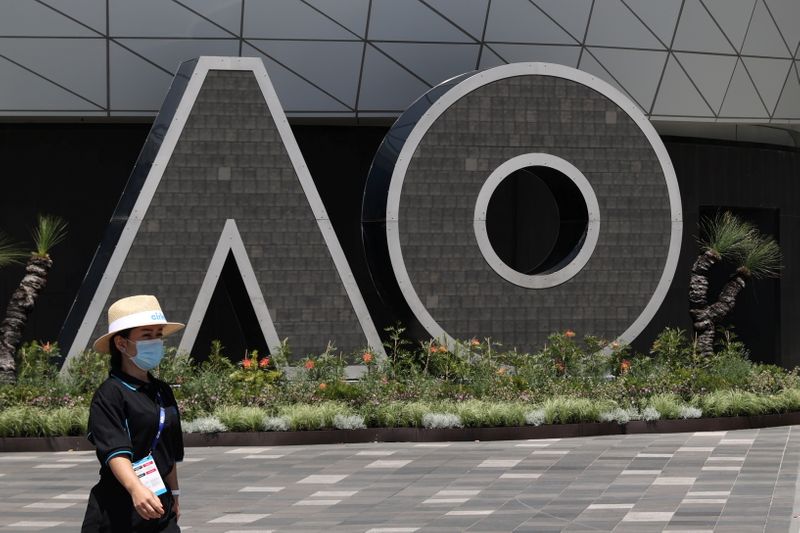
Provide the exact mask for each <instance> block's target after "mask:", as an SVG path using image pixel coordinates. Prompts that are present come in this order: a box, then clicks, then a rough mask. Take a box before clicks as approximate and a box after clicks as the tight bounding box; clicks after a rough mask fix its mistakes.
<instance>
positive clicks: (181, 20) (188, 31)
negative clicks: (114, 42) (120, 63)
mask: <svg viewBox="0 0 800 533" xmlns="http://www.w3.org/2000/svg"><path fill="white" fill-rule="evenodd" d="M108 24H109V28H110V29H109V31H110V33H111V36H112V37H163V38H170V37H173V38H174V37H234V36H233V35H231V33H230V32H228V31H227V30H225V29H224V28H220V27H219V26H217V25H216V24H214V23H213V22H209V21H208V20H206V19H204V18H203V17H201V16H199V15H196V14H194V13H192V12H191V11H189V10H188V9H185V8H184V7H182V6H180V5H178V4H177V3H176V2H172V1H171V0H170V1H168V2H167V1H164V0H136V1H135V2H131V1H130V0H109V4H108Z"/></svg>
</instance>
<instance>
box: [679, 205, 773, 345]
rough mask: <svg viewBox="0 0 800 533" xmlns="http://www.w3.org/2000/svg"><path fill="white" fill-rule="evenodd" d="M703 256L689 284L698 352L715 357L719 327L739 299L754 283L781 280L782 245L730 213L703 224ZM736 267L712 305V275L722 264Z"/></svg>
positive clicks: (699, 241)
mask: <svg viewBox="0 0 800 533" xmlns="http://www.w3.org/2000/svg"><path fill="white" fill-rule="evenodd" d="M698 244H699V245H700V248H701V253H700V255H699V256H698V258H697V259H696V260H695V262H694V265H693V266H692V275H691V279H690V282H689V313H690V314H691V316H692V320H693V322H694V330H695V335H696V336H697V348H698V350H699V352H700V353H701V354H703V355H707V356H709V355H712V354H713V353H714V338H715V336H716V329H717V325H718V324H719V323H720V322H721V321H722V320H723V319H724V318H725V317H726V316H728V314H729V313H730V312H731V310H733V307H734V305H735V304H736V297H737V296H738V295H739V293H740V292H741V290H742V289H743V288H744V287H745V285H746V284H747V281H748V280H750V279H761V278H769V277H778V276H779V275H780V269H781V251H780V247H779V246H778V243H776V242H775V240H774V239H773V238H772V237H770V236H768V235H764V234H762V233H761V232H760V231H758V229H756V227H755V226H754V225H753V224H751V223H749V222H745V221H743V220H741V219H739V218H738V217H736V216H735V215H733V214H732V213H730V212H728V211H726V212H725V213H722V214H721V215H717V216H716V217H715V218H714V219H711V220H709V219H706V220H704V221H703V222H702V223H701V237H700V239H698ZM723 260H724V261H727V262H729V263H732V264H733V265H735V267H736V269H735V270H734V272H733V274H731V276H730V278H729V279H728V281H727V283H725V285H724V286H723V287H722V290H721V291H720V293H719V296H718V297H717V301H716V302H714V303H713V304H711V305H709V304H708V272H709V270H710V269H711V268H712V267H713V266H714V265H716V264H718V263H720V262H721V261H723Z"/></svg>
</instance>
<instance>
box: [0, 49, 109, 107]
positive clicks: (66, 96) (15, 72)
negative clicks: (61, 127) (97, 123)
mask: <svg viewBox="0 0 800 533" xmlns="http://www.w3.org/2000/svg"><path fill="white" fill-rule="evenodd" d="M0 80H3V82H2V83H0V110H27V111H48V110H64V111H69V110H87V111H98V110H99V108H98V107H97V106H96V105H94V104H92V103H91V102H89V101H87V100H84V99H83V98H80V97H78V96H76V95H74V94H71V93H70V92H69V91H65V90H64V89H62V88H61V87H58V86H57V85H54V84H53V83H51V82H49V81H47V80H45V79H43V78H41V77H39V76H37V75H36V74H33V73H32V72H29V71H28V70H25V69H24V68H22V67H20V66H18V65H15V64H14V63H12V62H10V61H7V60H5V59H3V58H0Z"/></svg>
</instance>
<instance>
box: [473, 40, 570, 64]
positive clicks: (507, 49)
mask: <svg viewBox="0 0 800 533" xmlns="http://www.w3.org/2000/svg"><path fill="white" fill-rule="evenodd" d="M491 46H492V50H494V51H495V54H497V55H498V56H500V57H501V58H502V59H503V60H504V61H501V63H499V64H503V63H518V62H527V61H538V62H542V63H557V64H559V65H566V66H568V67H573V68H576V67H577V66H578V56H579V55H580V51H581V47H580V46H577V45H576V46H552V45H550V46H548V45H546V44H503V43H491ZM484 53H486V52H485V50H484Z"/></svg>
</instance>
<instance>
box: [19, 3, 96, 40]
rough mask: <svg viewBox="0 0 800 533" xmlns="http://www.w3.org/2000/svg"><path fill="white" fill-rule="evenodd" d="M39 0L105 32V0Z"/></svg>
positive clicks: (94, 28)
mask: <svg viewBox="0 0 800 533" xmlns="http://www.w3.org/2000/svg"><path fill="white" fill-rule="evenodd" d="M41 2H42V3H43V4H45V5H48V6H50V7H52V8H53V9H57V10H58V11H60V12H61V13H64V14H65V15H68V16H70V17H72V18H74V19H75V20H78V21H80V23H81V24H86V25H87V26H89V27H90V28H92V29H93V30H95V31H97V32H99V33H101V34H104V35H105V33H106V0H41ZM29 3H31V4H32V3H33V2H29ZM17 31H19V30H17Z"/></svg>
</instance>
